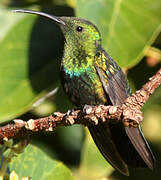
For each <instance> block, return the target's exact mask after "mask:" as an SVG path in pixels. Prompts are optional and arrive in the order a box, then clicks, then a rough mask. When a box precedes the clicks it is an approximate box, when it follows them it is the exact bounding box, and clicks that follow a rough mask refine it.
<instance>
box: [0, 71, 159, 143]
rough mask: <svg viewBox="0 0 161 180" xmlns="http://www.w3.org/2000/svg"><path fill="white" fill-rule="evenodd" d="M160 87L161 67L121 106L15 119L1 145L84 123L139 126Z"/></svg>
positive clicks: (3, 131) (1, 134) (1, 130)
mask: <svg viewBox="0 0 161 180" xmlns="http://www.w3.org/2000/svg"><path fill="white" fill-rule="evenodd" d="M160 84H161V68H160V69H159V70H158V72H157V73H156V74H155V75H154V76H153V77H151V78H150V79H149V81H148V82H147V83H146V84H144V85H143V87H142V88H141V89H140V90H138V91H136V92H135V93H133V94H132V95H131V96H129V97H128V98H127V99H126V100H125V102H124V103H123V104H122V105H120V106H104V105H99V106H85V107H84V109H78V110H75V111H68V112H67V113H60V112H55V113H54V114H53V115H51V116H48V117H44V118H39V119H35V120H34V119H30V120H28V121H23V120H20V119H15V120H14V121H13V123H10V124H8V125H6V126H3V127H0V142H1V143H3V142H4V141H7V140H8V139H11V138H22V137H23V138H27V137H28V136H29V135H31V134H33V133H35V132H37V131H42V130H44V131H53V129H54V128H56V127H58V126H71V125H73V124H82V125H84V126H90V125H91V124H95V125H97V124H98V122H99V123H100V122H101V123H105V122H106V123H107V122H108V121H110V122H113V123H116V122H118V121H122V122H123V123H124V125H125V126H128V127H129V126H132V127H138V125H139V124H140V122H141V121H142V120H143V115H142V112H141V108H142V107H143V105H144V104H145V103H146V101H147V100H148V99H149V96H150V95H151V94H152V93H153V92H154V91H155V89H156V88H157V87H158V86H159V85H160Z"/></svg>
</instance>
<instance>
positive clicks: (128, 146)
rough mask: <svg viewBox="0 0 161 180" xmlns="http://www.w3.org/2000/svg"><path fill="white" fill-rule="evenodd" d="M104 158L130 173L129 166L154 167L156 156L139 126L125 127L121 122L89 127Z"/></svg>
mask: <svg viewBox="0 0 161 180" xmlns="http://www.w3.org/2000/svg"><path fill="white" fill-rule="evenodd" d="M88 128H89V131H90V133H91V135H92V137H93V139H94V141H95V143H96V145H97V147H98V149H99V150H100V152H101V153H102V155H103V156H104V158H105V159H106V160H107V161H108V162H109V163H110V164H111V165H112V166H113V167H114V168H116V169H117V170H118V171H120V172H121V173H122V174H124V175H129V171H128V166H129V167H133V168H138V167H145V168H147V167H149V168H150V169H153V167H154V162H155V159H154V156H153V154H152V152H151V150H150V148H149V146H148V144H147V142H146V140H145V139H144V136H143V134H142V133H141V131H140V129H139V128H125V127H124V126H123V125H122V124H121V123H117V124H101V123H100V124H98V125H97V126H94V125H92V126H90V127H88Z"/></svg>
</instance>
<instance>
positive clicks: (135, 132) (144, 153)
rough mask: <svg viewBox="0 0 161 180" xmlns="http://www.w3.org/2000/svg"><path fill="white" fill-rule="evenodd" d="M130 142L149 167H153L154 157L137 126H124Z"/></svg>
mask: <svg viewBox="0 0 161 180" xmlns="http://www.w3.org/2000/svg"><path fill="white" fill-rule="evenodd" d="M125 131H126V133H127V135H128V137H129V139H130V140H131V143H132V144H133V146H134V147H135V149H136V150H137V152H138V154H139V155H140V156H141V157H142V159H143V160H144V162H145V163H146V165H147V166H148V167H149V168H150V169H152V170H153V169H154V166H155V157H154V155H153V153H152V151H151V149H150V147H149V145H148V143H147V141H146V140H145V138H144V135H143V133H142V131H141V129H139V128H127V127H126V128H125Z"/></svg>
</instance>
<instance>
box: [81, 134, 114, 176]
mask: <svg viewBox="0 0 161 180" xmlns="http://www.w3.org/2000/svg"><path fill="white" fill-rule="evenodd" d="M113 171H114V169H113V168H112V166H111V165H110V164H108V162H107V161H106V160H105V159H104V157H103V156H102V154H101V153H100V152H99V150H98V148H97V147H96V145H95V143H94V141H93V139H92V138H91V136H90V135H89V132H87V138H86V141H85V144H84V147H83V150H82V156H81V166H80V172H79V173H80V174H79V176H81V177H82V179H97V178H98V177H99V178H100V179H101V177H102V178H103V177H108V176H109V175H110V174H111V173H112V172H113Z"/></svg>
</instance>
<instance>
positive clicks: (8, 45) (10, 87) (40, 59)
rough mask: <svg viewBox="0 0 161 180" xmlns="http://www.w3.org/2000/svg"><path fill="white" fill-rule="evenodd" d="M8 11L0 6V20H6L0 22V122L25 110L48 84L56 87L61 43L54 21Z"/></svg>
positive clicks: (43, 92) (42, 92)
mask: <svg viewBox="0 0 161 180" xmlns="http://www.w3.org/2000/svg"><path fill="white" fill-rule="evenodd" d="M10 11H11V10H8V9H2V8H0V12H1V13H0V20H1V19H3V18H4V19H5V21H6V23H4V20H3V21H0V31H1V32H2V34H1V36H0V59H1V61H0V67H1V70H0V86H1V87H0V99H1V101H0V109H1V110H0V121H1V122H3V121H6V120H9V119H12V118H14V117H16V116H18V115H20V114H22V113H24V112H26V111H27V110H28V109H29V108H30V107H31V105H32V104H33V102H35V101H36V100H37V99H39V98H40V97H42V96H43V95H44V94H45V93H46V92H48V91H49V89H51V87H52V88H53V89H54V88H55V87H57V84H58V79H59V61H58V59H59V58H58V56H59V55H60V53H59V51H60V46H62V44H61V43H62V42H61V36H60V30H59V29H58V27H57V26H56V24H54V23H52V22H49V21H48V20H46V19H45V20H44V19H42V18H40V17H36V16H32V15H26V14H14V13H11V12H10ZM9 12H10V13H9ZM53 32H54V33H53ZM59 36H60V37H59ZM53 42H56V43H53ZM53 52H54V53H53Z"/></svg>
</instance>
